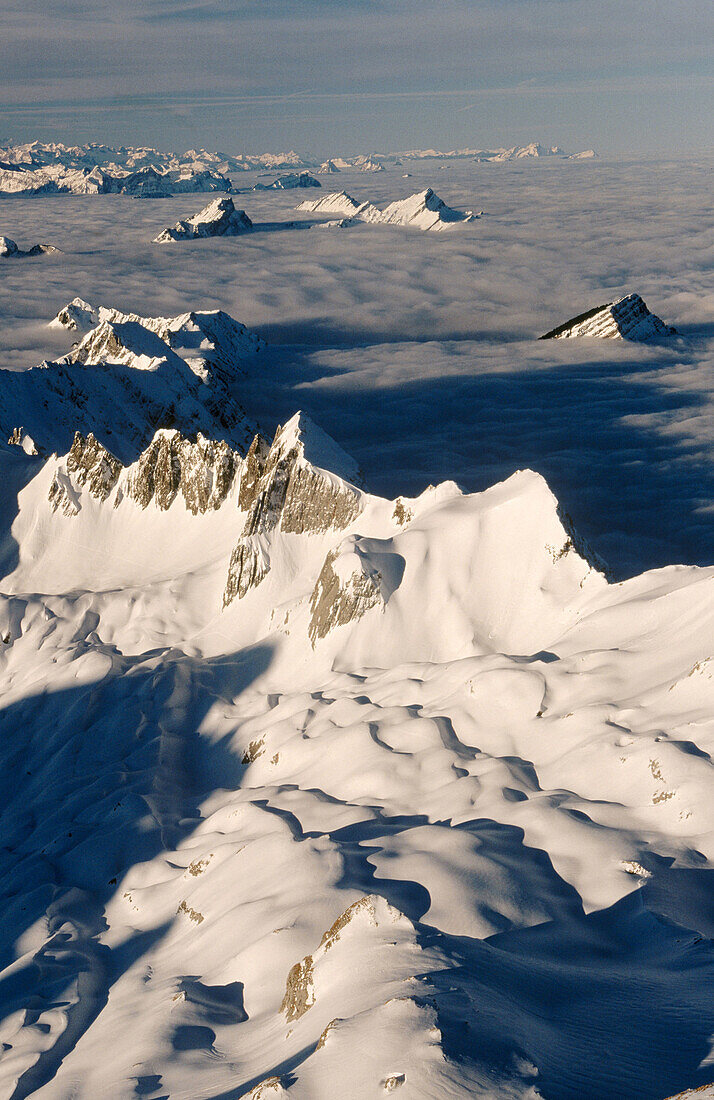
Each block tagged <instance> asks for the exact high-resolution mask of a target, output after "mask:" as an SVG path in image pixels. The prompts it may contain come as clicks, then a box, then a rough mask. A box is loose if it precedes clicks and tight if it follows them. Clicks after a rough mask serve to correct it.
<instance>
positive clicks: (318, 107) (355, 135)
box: [0, 0, 714, 157]
mask: <svg viewBox="0 0 714 1100" xmlns="http://www.w3.org/2000/svg"><path fill="white" fill-rule="evenodd" d="M0 19H1V21H2V26H3V36H2V41H0V73H1V74H2V75H1V76H0V135H2V136H3V138H5V139H6V140H10V141H27V140H33V139H37V140H43V141H47V140H54V141H65V142H69V143H73V144H74V143H78V144H81V143H84V142H87V141H101V142H106V143H107V144H110V145H116V144H126V145H143V144H146V145H153V146H158V147H163V148H179V147H182V148H186V147H187V146H192V145H201V146H205V147H208V148H227V149H245V150H247V151H265V150H277V149H283V148H287V147H290V146H292V147H296V148H299V149H301V150H303V151H310V152H311V153H314V154H315V155H316V156H319V157H322V156H328V155H331V154H338V153H340V152H349V151H351V150H365V149H372V148H373V149H377V148H382V149H392V150H394V149H406V148H413V147H417V146H419V147H428V146H432V145H433V146H437V147H441V148H455V147H459V146H472V147H485V148H489V147H493V146H503V145H505V146H511V145H519V144H525V143H527V142H530V141H533V140H539V141H541V142H542V143H544V144H548V145H554V144H558V145H562V146H563V147H564V148H567V149H568V150H574V151H575V150H580V149H584V148H588V147H593V148H595V149H596V150H597V151H598V152H599V153H601V154H602V155H605V156H610V155H618V154H623V153H626V152H634V153H638V154H644V155H647V154H654V153H657V152H660V151H663V150H666V151H667V152H680V153H686V152H693V151H696V150H701V149H703V148H710V147H711V146H712V125H711V117H712V112H711V110H710V107H709V106H708V105H710V104H711V101H712V89H713V86H714V77H713V76H712V73H711V71H710V68H709V66H708V57H707V54H708V45H707V44H708V43H709V42H710V41H711V39H712V34H713V33H714V10H713V9H712V5H711V3H710V2H709V0H673V2H671V3H666V4H665V3H664V2H663V0H643V2H642V3H640V4H639V5H636V6H634V5H633V6H623V5H621V4H619V3H615V0H603V2H601V3H600V4H598V5H595V6H593V5H591V4H587V3H585V2H584V0H505V2H498V3H497V2H496V0H477V2H474V0H447V3H445V4H443V5H441V6H439V7H438V8H437V9H434V8H433V7H432V6H431V5H428V4H426V3H424V2H423V0H399V2H396V3H391V4H389V5H387V4H386V3H385V2H384V0H342V2H341V3H337V4H329V5H328V4H326V3H325V2H324V0H301V2H299V3H297V4H291V5H290V6H289V7H287V6H285V5H281V4H279V3H277V2H276V0H264V2H263V3H261V4H260V5H258V4H256V3H254V2H252V0H242V2H240V3H227V2H225V0H151V2H149V0H139V2H136V3H133V4H132V5H131V6H129V5H128V4H122V3H115V4H109V3H107V2H106V0H49V3H48V4H47V5H45V6H44V10H43V12H42V16H41V17H40V16H39V15H38V16H31V15H28V13H27V9H26V5H24V4H22V3H21V2H20V0H0ZM78 58H80V59H81V64H80V63H78Z"/></svg>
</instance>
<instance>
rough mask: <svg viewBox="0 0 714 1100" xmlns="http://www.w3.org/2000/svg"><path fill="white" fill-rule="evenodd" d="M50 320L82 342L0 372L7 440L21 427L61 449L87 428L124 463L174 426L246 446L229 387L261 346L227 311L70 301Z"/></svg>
mask: <svg viewBox="0 0 714 1100" xmlns="http://www.w3.org/2000/svg"><path fill="white" fill-rule="evenodd" d="M52 323H53V325H55V326H56V327H62V328H67V329H68V331H70V332H74V333H77V335H78V336H79V337H80V339H79V340H78V342H77V343H76V344H75V345H74V347H73V348H72V349H71V350H70V351H69V352H68V353H67V354H66V355H64V356H62V357H61V358H60V359H57V360H55V361H53V362H45V363H42V364H40V365H39V366H38V367H34V368H32V369H30V370H26V371H0V393H1V394H2V404H1V406H0V431H2V432H3V433H4V434H5V436H6V438H7V437H10V436H11V435H12V434H13V431H14V430H15V429H17V428H18V427H19V426H21V425H22V426H23V429H24V431H25V432H26V433H27V434H28V435H29V436H31V437H32V440H33V441H34V444H35V445H36V447H37V450H38V451H39V452H40V453H44V454H48V453H49V452H51V451H56V452H58V453H63V452H65V451H66V450H67V448H68V447H69V446H70V444H71V441H72V439H73V437H74V433H75V431H76V430H80V431H81V432H82V433H83V434H85V435H86V434H87V433H88V432H93V433H94V434H95V436H96V437H97V438H100V439H102V441H103V442H104V443H105V444H106V445H107V446H108V447H109V448H110V449H111V450H112V451H113V452H114V453H115V454H117V455H118V456H119V458H120V459H121V460H122V461H123V462H126V461H131V460H132V459H133V458H135V457H136V456H137V454H139V453H140V452H141V451H142V450H143V449H144V448H145V447H146V446H147V445H148V443H149V442H150V440H151V439H152V438H153V436H154V433H155V432H156V430H157V428H174V427H176V428H179V429H180V430H181V431H183V432H184V433H193V434H195V433H196V432H197V431H200V432H203V433H204V434H206V435H209V434H215V433H216V431H217V430H218V431H220V432H221V433H222V434H223V436H224V438H225V439H226V440H227V442H228V443H229V445H230V446H231V447H233V448H234V449H236V450H237V451H239V452H240V453H243V454H244V453H245V452H246V451H247V449H248V447H249V446H250V442H251V440H252V439H253V436H254V435H255V431H256V426H255V424H254V423H253V422H252V421H251V420H250V418H249V417H248V415H247V413H246V412H245V410H244V409H243V408H242V407H241V405H240V404H239V402H238V401H237V400H236V397H235V393H234V390H235V384H236V382H237V381H239V380H240V378H241V376H242V374H243V372H244V370H245V366H246V364H248V363H250V362H252V361H253V360H254V359H255V357H256V355H258V354H259V353H260V350H261V348H262V347H263V346H264V345H263V342H262V341H261V340H260V339H259V338H258V337H256V336H255V335H254V334H252V333H250V332H248V330H247V329H246V328H245V326H244V325H241V324H240V323H239V322H237V321H235V320H234V319H233V318H232V317H230V316H229V315H228V314H226V313H223V312H222V311H220V310H217V311H206V312H194V311H192V312H190V313H185V314H180V315H179V316H177V317H173V318H171V317H154V318H147V317H141V316H139V315H138V314H125V313H121V312H120V311H118V310H113V309H109V308H106V307H98V308H95V307H94V306H92V305H90V304H89V303H88V302H85V301H83V300H82V299H80V298H76V299H74V300H73V301H72V302H70V303H68V304H67V305H66V306H65V307H64V308H63V309H62V310H60V312H59V314H58V315H57V317H56V318H55V321H54V322H52Z"/></svg>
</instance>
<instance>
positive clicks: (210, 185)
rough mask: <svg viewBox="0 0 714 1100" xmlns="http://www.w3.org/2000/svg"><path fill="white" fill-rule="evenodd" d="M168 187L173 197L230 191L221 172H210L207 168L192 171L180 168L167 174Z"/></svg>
mask: <svg viewBox="0 0 714 1100" xmlns="http://www.w3.org/2000/svg"><path fill="white" fill-rule="evenodd" d="M168 176H169V180H170V183H169V186H170V188H171V190H172V191H173V193H174V194H175V195H183V194H185V193H187V192H194V191H230V190H231V188H232V186H233V185H232V183H231V181H230V179H229V178H228V176H224V175H223V174H222V173H221V172H212V171H211V170H210V169H209V168H204V169H202V170H199V171H194V170H193V169H191V168H182V169H179V170H178V171H173V172H169V173H168Z"/></svg>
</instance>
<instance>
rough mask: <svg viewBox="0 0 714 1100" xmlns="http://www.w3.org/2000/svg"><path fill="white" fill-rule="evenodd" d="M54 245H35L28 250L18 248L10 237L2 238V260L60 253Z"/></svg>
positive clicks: (0, 239)
mask: <svg viewBox="0 0 714 1100" xmlns="http://www.w3.org/2000/svg"><path fill="white" fill-rule="evenodd" d="M59 251H60V249H59V248H55V246H54V245H53V244H33V245H31V247H30V248H28V249H22V248H18V246H17V244H16V243H15V241H13V240H11V239H10V237H0V258H2V259H19V258H21V257H23V256H49V255H52V253H53V252H59Z"/></svg>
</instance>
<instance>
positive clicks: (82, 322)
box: [49, 298, 97, 332]
mask: <svg viewBox="0 0 714 1100" xmlns="http://www.w3.org/2000/svg"><path fill="white" fill-rule="evenodd" d="M96 323H97V319H96V315H95V312H94V308H93V307H92V306H90V304H89V302H85V301H84V299H83V298H73V299H72V301H71V302H68V303H67V305H66V306H63V307H62V309H61V310H60V311H59V313H58V314H57V316H56V317H55V318H54V320H53V321H50V326H49V327H50V328H66V329H69V330H70V332H78V331H79V332H86V331H87V330H88V329H90V328H92V326H93V325H96Z"/></svg>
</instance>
